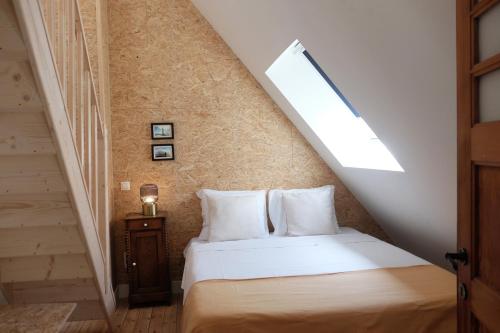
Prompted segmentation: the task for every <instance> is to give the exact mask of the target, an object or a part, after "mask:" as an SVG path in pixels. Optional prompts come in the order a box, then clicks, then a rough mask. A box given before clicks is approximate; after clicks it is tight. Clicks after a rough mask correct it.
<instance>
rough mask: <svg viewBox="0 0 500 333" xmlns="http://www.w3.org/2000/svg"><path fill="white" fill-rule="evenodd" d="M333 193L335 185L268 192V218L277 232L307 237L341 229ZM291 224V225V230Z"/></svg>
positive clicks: (284, 234) (281, 234) (282, 234)
mask: <svg viewBox="0 0 500 333" xmlns="http://www.w3.org/2000/svg"><path fill="white" fill-rule="evenodd" d="M334 192H335V187H334V186H333V185H326V186H322V187H318V188H311V189H292V190H271V191H269V217H270V218H271V223H272V224H273V226H274V235H275V236H286V235H293V236H299V235H302V236H305V235H313V234H334V233H337V232H339V227H338V222H337V217H336V215H335V207H334V204H333V200H334ZM285 197H287V200H286V204H285ZM289 220H290V221H289ZM289 223H291V225H292V229H291V230H289Z"/></svg>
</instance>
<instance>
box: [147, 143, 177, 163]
mask: <svg viewBox="0 0 500 333" xmlns="http://www.w3.org/2000/svg"><path fill="white" fill-rule="evenodd" d="M151 159H152V160H153V161H168V160H174V159H175V155H174V145H173V144H159V145H151Z"/></svg>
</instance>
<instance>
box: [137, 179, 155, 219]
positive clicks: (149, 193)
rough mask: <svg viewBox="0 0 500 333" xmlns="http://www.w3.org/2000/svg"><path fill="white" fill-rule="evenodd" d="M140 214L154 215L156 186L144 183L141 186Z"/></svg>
mask: <svg viewBox="0 0 500 333" xmlns="http://www.w3.org/2000/svg"><path fill="white" fill-rule="evenodd" d="M141 201H142V214H143V215H145V216H155V215H156V202H157V201H158V186H156V185H155V184H144V185H142V186H141Z"/></svg>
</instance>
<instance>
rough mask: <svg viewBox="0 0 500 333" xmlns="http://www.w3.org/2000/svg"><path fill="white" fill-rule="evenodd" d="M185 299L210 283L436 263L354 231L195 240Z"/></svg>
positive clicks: (189, 254)
mask: <svg viewBox="0 0 500 333" xmlns="http://www.w3.org/2000/svg"><path fill="white" fill-rule="evenodd" d="M184 256H185V257H186V264H185V267H184V275H183V277H182V289H183V290H184V299H185V298H186V296H187V294H188V292H189V289H190V288H191V286H192V285H193V284H194V283H196V282H199V281H204V280H220V279H226V280H245V279H259V278H270V277H279V276H300V275H319V274H333V273H341V272H351V271H358V270H366V269H376V268H386V267H407V266H416V265H429V264H430V263H429V262H427V261H425V260H423V259H421V258H419V257H417V256H415V255H413V254H411V253H409V252H407V251H404V250H402V249H400V248H397V247H395V246H393V245H390V244H388V243H386V242H384V241H381V240H379V239H377V238H374V237H372V236H369V235H367V234H363V233H360V232H358V231H356V230H354V229H351V228H341V233H339V234H336V235H322V236H303V237H268V238H263V239H247V240H238V241H226V242H212V243H209V242H206V241H200V240H198V239H196V238H194V239H192V240H191V241H190V242H189V244H188V246H187V247H186V250H185V251H184Z"/></svg>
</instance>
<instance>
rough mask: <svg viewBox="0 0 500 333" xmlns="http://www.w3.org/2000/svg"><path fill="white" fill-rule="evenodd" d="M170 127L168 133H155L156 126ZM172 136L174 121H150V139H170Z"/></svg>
mask: <svg viewBox="0 0 500 333" xmlns="http://www.w3.org/2000/svg"><path fill="white" fill-rule="evenodd" d="M161 127H170V135H168V134H166V135H161V134H160V135H159V134H158V133H155V129H156V128H161ZM173 138H174V123H151V139H152V140H171V139H173Z"/></svg>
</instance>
